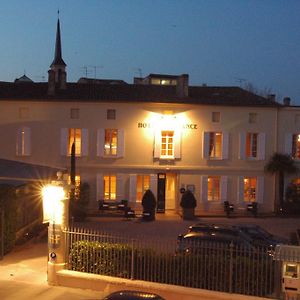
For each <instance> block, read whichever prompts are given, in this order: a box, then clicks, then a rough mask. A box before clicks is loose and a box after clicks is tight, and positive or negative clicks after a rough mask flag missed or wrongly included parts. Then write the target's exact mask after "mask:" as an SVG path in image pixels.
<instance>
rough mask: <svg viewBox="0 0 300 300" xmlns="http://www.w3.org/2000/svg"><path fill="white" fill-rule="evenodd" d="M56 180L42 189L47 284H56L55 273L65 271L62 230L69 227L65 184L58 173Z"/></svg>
mask: <svg viewBox="0 0 300 300" xmlns="http://www.w3.org/2000/svg"><path fill="white" fill-rule="evenodd" d="M57 176H58V180H56V181H52V182H51V184H49V185H46V186H45V187H43V190H42V195H43V219H44V220H43V222H44V223H49V226H48V272H47V274H48V283H49V284H51V285H56V284H57V276H56V274H57V272H58V271H59V270H63V269H65V266H66V259H65V236H64V234H63V229H64V228H66V227H68V225H69V199H68V196H67V194H66V189H65V187H66V184H65V183H64V181H63V180H62V179H61V177H62V173H60V172H58V174H57Z"/></svg>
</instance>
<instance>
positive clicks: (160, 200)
mask: <svg viewBox="0 0 300 300" xmlns="http://www.w3.org/2000/svg"><path fill="white" fill-rule="evenodd" d="M165 209H166V174H165V173H158V174H157V212H165Z"/></svg>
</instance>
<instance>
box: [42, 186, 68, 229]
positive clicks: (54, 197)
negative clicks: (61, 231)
mask: <svg viewBox="0 0 300 300" xmlns="http://www.w3.org/2000/svg"><path fill="white" fill-rule="evenodd" d="M42 195H43V223H48V222H49V224H57V225H61V224H62V222H63V220H62V216H63V213H64V212H63V209H64V205H63V200H64V199H65V191H64V188H63V187H62V186H57V185H50V184H49V185H46V186H45V187H44V188H43V190H42Z"/></svg>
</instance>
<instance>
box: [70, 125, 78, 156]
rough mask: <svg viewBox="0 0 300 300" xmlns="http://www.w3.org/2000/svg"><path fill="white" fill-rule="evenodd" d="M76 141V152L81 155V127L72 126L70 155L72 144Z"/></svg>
mask: <svg viewBox="0 0 300 300" xmlns="http://www.w3.org/2000/svg"><path fill="white" fill-rule="evenodd" d="M73 142H75V154H76V155H77V156H80V154H81V129H78V128H70V129H69V155H71V152H72V144H73Z"/></svg>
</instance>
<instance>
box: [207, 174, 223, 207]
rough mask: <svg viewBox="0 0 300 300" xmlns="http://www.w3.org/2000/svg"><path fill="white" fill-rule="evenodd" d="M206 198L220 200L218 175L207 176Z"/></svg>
mask: <svg viewBox="0 0 300 300" xmlns="http://www.w3.org/2000/svg"><path fill="white" fill-rule="evenodd" d="M207 199H208V200H209V201H219V200H220V176H209V177H208V182H207Z"/></svg>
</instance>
